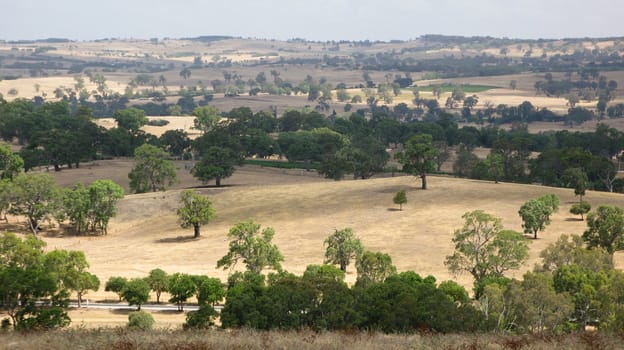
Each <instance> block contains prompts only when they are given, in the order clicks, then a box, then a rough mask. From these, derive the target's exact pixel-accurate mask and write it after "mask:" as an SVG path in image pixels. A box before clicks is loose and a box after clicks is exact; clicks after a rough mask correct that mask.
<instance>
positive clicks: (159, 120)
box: [147, 119, 169, 126]
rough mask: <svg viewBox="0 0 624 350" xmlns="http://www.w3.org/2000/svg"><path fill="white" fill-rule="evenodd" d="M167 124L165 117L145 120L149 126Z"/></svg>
mask: <svg viewBox="0 0 624 350" xmlns="http://www.w3.org/2000/svg"><path fill="white" fill-rule="evenodd" d="M167 124H169V121H168V120H165V119H154V120H150V121H148V122H147V125H150V126H165V125H167Z"/></svg>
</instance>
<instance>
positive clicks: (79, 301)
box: [78, 293, 82, 309]
mask: <svg viewBox="0 0 624 350" xmlns="http://www.w3.org/2000/svg"><path fill="white" fill-rule="evenodd" d="M81 305H82V294H80V293H78V308H79V309H80V307H81Z"/></svg>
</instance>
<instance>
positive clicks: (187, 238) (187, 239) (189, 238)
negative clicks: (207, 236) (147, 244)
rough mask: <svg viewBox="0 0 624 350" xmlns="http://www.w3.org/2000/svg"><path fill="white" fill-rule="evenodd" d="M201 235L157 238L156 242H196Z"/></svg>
mask: <svg viewBox="0 0 624 350" xmlns="http://www.w3.org/2000/svg"><path fill="white" fill-rule="evenodd" d="M200 238H201V237H198V238H195V237H193V236H178V237H170V238H161V239H157V240H156V243H186V242H194V241H197V240H199V239H200Z"/></svg>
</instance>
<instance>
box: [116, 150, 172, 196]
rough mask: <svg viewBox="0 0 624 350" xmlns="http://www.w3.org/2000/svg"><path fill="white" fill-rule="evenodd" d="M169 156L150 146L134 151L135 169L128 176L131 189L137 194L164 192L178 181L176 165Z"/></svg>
mask: <svg viewBox="0 0 624 350" xmlns="http://www.w3.org/2000/svg"><path fill="white" fill-rule="evenodd" d="M168 156H169V154H167V152H165V151H164V150H162V149H160V148H158V147H156V146H152V145H149V144H143V145H141V146H140V147H138V148H137V149H136V150H135V151H134V163H135V164H134V168H133V169H132V170H131V171H130V173H129V174H128V177H129V178H130V188H131V189H132V191H134V192H135V193H144V192H148V191H152V192H156V191H164V190H165V189H166V188H167V187H169V186H171V185H173V184H174V183H175V182H176V181H177V175H176V169H175V165H174V164H173V162H172V161H170V160H168V159H167V158H168Z"/></svg>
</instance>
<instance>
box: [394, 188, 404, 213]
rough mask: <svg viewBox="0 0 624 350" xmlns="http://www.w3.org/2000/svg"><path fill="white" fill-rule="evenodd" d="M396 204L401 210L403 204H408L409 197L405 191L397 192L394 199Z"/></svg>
mask: <svg viewBox="0 0 624 350" xmlns="http://www.w3.org/2000/svg"><path fill="white" fill-rule="evenodd" d="M392 201H393V202H394V204H398V205H399V210H403V204H405V203H407V195H406V194H405V190H400V191H399V192H397V193H396V194H395V195H394V197H393V198H392Z"/></svg>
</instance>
